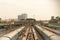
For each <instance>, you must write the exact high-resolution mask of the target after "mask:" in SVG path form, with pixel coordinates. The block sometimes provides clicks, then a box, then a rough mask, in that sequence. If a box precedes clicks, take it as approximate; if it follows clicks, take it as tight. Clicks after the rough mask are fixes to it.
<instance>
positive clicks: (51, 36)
mask: <svg viewBox="0 0 60 40" xmlns="http://www.w3.org/2000/svg"><path fill="white" fill-rule="evenodd" d="M36 28H38V29H39V30H41V32H43V33H44V34H45V35H47V36H48V38H49V39H50V40H60V36H59V35H56V34H55V33H53V32H51V31H49V30H46V29H44V28H43V27H40V26H38V25H36ZM46 40H47V38H46Z"/></svg>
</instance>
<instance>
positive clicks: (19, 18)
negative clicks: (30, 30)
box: [18, 14, 27, 20]
mask: <svg viewBox="0 0 60 40" xmlns="http://www.w3.org/2000/svg"><path fill="white" fill-rule="evenodd" d="M21 19H24V20H25V19H27V14H21V15H18V20H21Z"/></svg>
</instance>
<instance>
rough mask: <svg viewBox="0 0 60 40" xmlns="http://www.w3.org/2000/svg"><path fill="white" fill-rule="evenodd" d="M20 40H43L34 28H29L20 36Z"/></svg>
mask: <svg viewBox="0 0 60 40" xmlns="http://www.w3.org/2000/svg"><path fill="white" fill-rule="evenodd" d="M18 40H43V39H42V37H41V36H40V35H39V34H38V32H37V31H36V30H35V29H34V27H32V26H29V27H27V28H26V31H25V32H24V33H22V35H21V36H19V38H18Z"/></svg>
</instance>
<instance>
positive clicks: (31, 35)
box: [0, 25, 60, 40]
mask: <svg viewBox="0 0 60 40" xmlns="http://www.w3.org/2000/svg"><path fill="white" fill-rule="evenodd" d="M22 27H24V28H23V29H21V28H22ZM22 27H17V28H14V29H13V30H12V29H10V30H5V29H0V40H4V37H5V36H7V37H9V38H10V37H11V35H13V34H14V31H15V30H18V31H19V32H18V31H16V32H18V34H15V35H18V36H17V38H14V37H13V38H11V39H12V40H14V39H15V40H60V33H58V32H55V31H53V29H51V28H46V27H42V26H38V25H34V26H31V25H29V26H22ZM20 29H21V30H20ZM1 30H2V31H1ZM4 30H5V31H4ZM16 32H15V33H16ZM8 35H10V36H8ZM11 39H10V40H11ZM5 40H6V38H5Z"/></svg>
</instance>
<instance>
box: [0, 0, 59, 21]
mask: <svg viewBox="0 0 60 40" xmlns="http://www.w3.org/2000/svg"><path fill="white" fill-rule="evenodd" d="M22 13H27V14H28V17H32V18H35V19H37V20H39V19H41V20H42V19H50V17H51V16H58V15H59V5H58V2H57V1H56V0H0V17H1V18H4V19H9V18H17V16H18V15H20V14H22Z"/></svg>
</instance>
